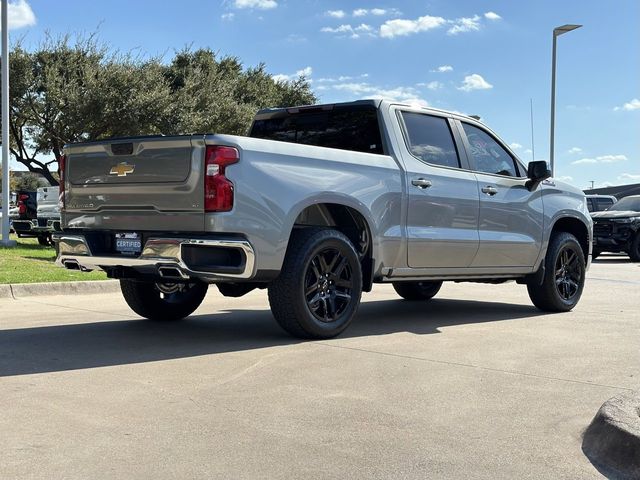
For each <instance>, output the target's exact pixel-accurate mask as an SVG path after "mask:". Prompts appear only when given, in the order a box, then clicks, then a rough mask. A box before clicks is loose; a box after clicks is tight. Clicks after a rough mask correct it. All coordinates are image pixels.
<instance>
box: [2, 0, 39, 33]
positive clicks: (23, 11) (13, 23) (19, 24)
mask: <svg viewBox="0 0 640 480" xmlns="http://www.w3.org/2000/svg"><path fill="white" fill-rule="evenodd" d="M8 8H9V18H8V22H9V30H13V29H15V28H23V27H31V26H33V25H35V24H36V16H35V14H34V13H33V10H31V6H29V4H28V3H27V2H26V0H18V1H17V2H12V3H9V4H8Z"/></svg>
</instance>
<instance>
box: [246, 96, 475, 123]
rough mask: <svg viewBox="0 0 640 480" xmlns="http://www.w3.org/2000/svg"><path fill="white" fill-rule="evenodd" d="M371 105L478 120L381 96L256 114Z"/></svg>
mask: <svg viewBox="0 0 640 480" xmlns="http://www.w3.org/2000/svg"><path fill="white" fill-rule="evenodd" d="M367 105H369V106H373V107H375V108H378V109H379V108H381V107H382V106H383V105H401V106H404V107H409V108H414V109H415V108H417V109H419V110H424V111H425V112H437V113H440V114H443V113H444V114H447V115H453V116H456V117H462V118H466V119H470V120H472V121H478V118H476V116H471V115H467V114H465V113H461V112H457V111H453V110H443V109H439V108H433V107H426V106H424V105H420V104H416V103H407V102H396V101H393V100H385V99H381V98H367V99H362V100H354V101H352V102H337V103H318V104H314V105H301V106H296V107H278V108H263V109H262V110H259V111H258V113H257V114H256V117H257V116H260V115H273V114H274V113H278V112H283V113H284V112H287V113H299V112H301V111H314V110H318V111H320V110H332V109H333V108H336V107H338V108H343V107H357V106H367Z"/></svg>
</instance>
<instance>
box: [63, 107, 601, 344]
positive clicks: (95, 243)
mask: <svg viewBox="0 0 640 480" xmlns="http://www.w3.org/2000/svg"><path fill="white" fill-rule="evenodd" d="M64 153H65V157H64V159H63V161H62V167H61V170H62V175H63V182H62V183H61V188H63V193H62V197H61V198H62V201H63V208H62V228H63V232H62V233H60V234H56V235H55V236H54V239H55V241H56V242H57V245H58V250H59V255H58V259H57V262H58V264H60V265H63V266H65V267H66V268H70V269H79V270H83V271H87V270H93V269H101V270H104V271H105V272H107V274H108V276H109V277H111V278H118V279H120V285H121V289H122V293H123V295H124V298H125V300H126V301H127V303H128V304H129V306H130V307H131V308H132V309H133V310H134V311H135V312H136V313H138V314H139V315H141V316H143V317H147V318H152V319H167V320H168V319H179V318H183V317H186V316H188V315H189V314H191V313H192V312H193V311H194V310H195V309H196V308H197V307H198V306H199V305H200V303H201V302H202V300H203V298H204V296H205V293H206V292H207V287H208V286H209V285H210V284H216V285H217V287H218V289H219V291H220V292H221V293H222V294H223V295H225V296H236V297H237V296H241V295H244V294H245V293H247V292H249V291H251V290H252V289H254V288H267V289H268V297H269V303H270V306H271V310H272V312H273V314H274V316H275V318H276V320H277V321H278V323H279V324H280V325H281V326H282V327H283V328H284V329H285V330H286V331H288V332H289V333H291V334H292V335H294V336H298V337H303V338H327V337H333V336H335V335H338V334H339V333H340V332H342V331H343V330H344V329H345V328H347V326H348V325H349V323H350V322H351V320H352V319H353V317H354V315H355V313H356V310H357V308H358V304H359V302H360V297H361V292H362V291H370V290H371V288H372V284H373V283H391V284H392V285H393V286H394V288H395V290H396V292H397V293H398V294H399V295H400V296H401V297H403V298H405V299H407V300H428V299H430V298H432V297H433V296H435V295H436V294H437V293H438V290H439V289H440V287H441V285H442V282H443V281H457V282H458V281H469V282H489V283H501V282H506V281H509V280H515V281H517V282H519V283H522V284H526V286H527V289H528V292H529V295H530V297H531V300H532V301H533V303H534V304H535V305H536V306H537V307H538V308H540V309H542V310H545V311H552V312H563V311H568V310H571V309H572V308H573V307H574V306H575V305H576V304H577V303H578V300H579V299H580V296H581V294H582V289H583V286H584V281H585V271H586V268H587V265H588V259H589V258H590V254H591V251H590V249H591V242H592V222H591V218H590V216H589V212H588V210H587V206H586V201H585V196H584V193H583V192H581V191H580V190H577V189H576V188H574V187H571V186H569V185H567V184H564V183H561V182H559V181H555V180H551V179H549V178H548V177H549V175H550V173H549V171H548V168H547V165H546V163H545V162H541V161H538V162H531V163H529V166H528V168H526V167H525V166H524V164H523V163H522V162H521V161H520V160H519V159H518V158H517V157H516V155H515V154H514V153H513V152H512V151H511V150H510V149H509V147H508V146H507V145H506V144H505V143H504V142H503V141H502V140H500V139H499V138H498V137H497V136H496V135H495V134H494V133H493V132H492V131H491V130H489V129H488V128H487V127H486V126H485V125H483V124H482V123H480V122H479V121H477V120H475V119H473V118H470V117H467V116H464V115H460V114H457V113H451V112H444V111H440V110H435V109H429V108H419V107H413V106H409V105H403V104H398V103H392V102H388V101H382V100H365V101H358V102H351V103H343V104H334V105H314V106H307V107H297V108H279V109H267V110H263V111H260V112H259V113H258V114H257V115H256V117H255V120H254V122H253V125H252V127H251V130H250V133H249V136H247V137H243V136H234V135H217V134H216V135H213V134H210V135H186V136H174V137H147V138H131V139H112V140H106V141H98V142H91V143H83V144H72V145H67V146H66V147H65V150H64Z"/></svg>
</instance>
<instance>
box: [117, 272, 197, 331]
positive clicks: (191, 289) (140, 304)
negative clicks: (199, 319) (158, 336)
mask: <svg viewBox="0 0 640 480" xmlns="http://www.w3.org/2000/svg"><path fill="white" fill-rule="evenodd" d="M208 287H209V285H207V284H206V283H201V282H198V283H189V284H184V283H183V284H180V283H173V284H171V283H162V284H158V283H155V282H141V281H137V280H129V279H121V280H120V290H122V295H123V296H124V299H125V301H126V302H127V304H128V305H129V307H131V310H133V311H134V312H136V313H137V314H138V315H140V316H141V317H145V318H148V319H149V320H167V321H170V320H180V319H182V318H185V317H188V316H189V315H191V314H192V313H193V312H194V311H195V310H196V309H197V308H198V307H199V306H200V304H201V303H202V300H204V297H205V295H206V294H207V288H208ZM160 288H162V289H163V290H164V293H163V292H162V291H161V290H160Z"/></svg>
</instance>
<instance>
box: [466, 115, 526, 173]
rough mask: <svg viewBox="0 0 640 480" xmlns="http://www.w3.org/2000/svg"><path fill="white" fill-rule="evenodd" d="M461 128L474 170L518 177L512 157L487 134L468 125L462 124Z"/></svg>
mask: <svg viewBox="0 0 640 480" xmlns="http://www.w3.org/2000/svg"><path fill="white" fill-rule="evenodd" d="M462 128H464V133H465V134H466V135H467V140H468V141H469V146H470V147H471V151H470V152H469V153H470V154H471V158H472V160H473V162H474V163H475V170H477V171H479V172H484V173H491V174H494V175H504V176H507V177H517V176H518V170H517V168H516V165H515V162H514V160H513V157H512V156H511V155H510V154H509V152H507V151H506V150H505V149H504V148H502V146H501V145H500V144H499V143H498V142H496V141H495V140H494V139H493V138H492V137H491V136H490V135H489V134H488V133H487V132H485V131H484V130H482V129H480V128H478V127H474V126H473V125H470V124H468V123H462Z"/></svg>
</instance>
